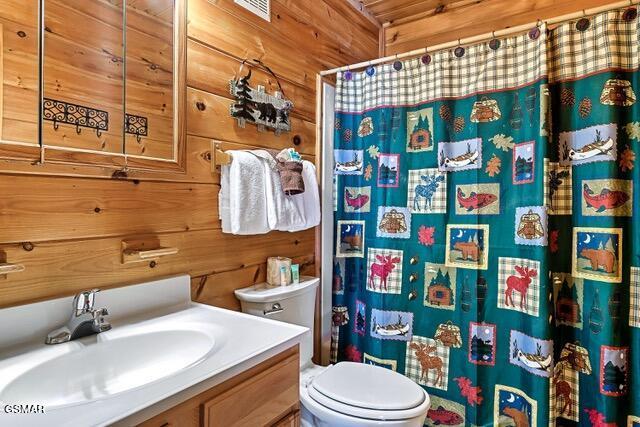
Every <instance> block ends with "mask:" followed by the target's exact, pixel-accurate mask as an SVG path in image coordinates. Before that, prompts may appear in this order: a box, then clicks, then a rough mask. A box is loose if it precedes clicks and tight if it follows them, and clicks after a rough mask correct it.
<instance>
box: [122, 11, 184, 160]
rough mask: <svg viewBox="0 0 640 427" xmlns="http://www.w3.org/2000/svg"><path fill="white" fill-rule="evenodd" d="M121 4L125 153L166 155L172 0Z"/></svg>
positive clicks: (169, 148) (169, 147)
mask: <svg viewBox="0 0 640 427" xmlns="http://www.w3.org/2000/svg"><path fill="white" fill-rule="evenodd" d="M126 5H127V6H126V16H127V31H126V65H127V72H126V91H125V93H126V99H125V106H126V113H127V115H126V117H125V132H126V136H125V152H126V153H127V154H130V155H132V156H144V157H146V158H158V159H163V160H171V159H173V157H174V154H175V144H174V142H175V140H174V137H173V116H174V114H173V112H174V106H173V103H174V96H173V94H174V89H173V88H174V78H173V76H174V25H173V21H174V15H175V10H174V0H151V1H149V0H127V2H126Z"/></svg>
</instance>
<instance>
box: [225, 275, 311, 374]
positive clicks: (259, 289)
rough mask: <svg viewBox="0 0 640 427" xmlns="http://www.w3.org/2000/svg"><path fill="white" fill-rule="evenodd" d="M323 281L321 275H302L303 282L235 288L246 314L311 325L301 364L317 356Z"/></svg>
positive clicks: (301, 348) (305, 339) (304, 340)
mask: <svg viewBox="0 0 640 427" xmlns="http://www.w3.org/2000/svg"><path fill="white" fill-rule="evenodd" d="M319 283H320V279H318V278H317V277H309V276H301V277H300V283H296V284H292V285H288V286H271V285H268V284H267V283H258V284H256V285H253V286H249V287H248V288H243V289H237V290H236V291H235V294H236V298H238V299H239V300H240V304H241V306H242V311H243V312H244V313H248V314H253V315H254V316H260V317H266V318H268V319H273V320H279V321H281V322H287V323H293V324H295V325H300V326H304V327H307V328H309V330H310V331H309V333H308V334H306V335H305V337H304V339H303V341H302V343H301V344H300V365H301V366H305V365H307V364H309V363H311V358H312V357H313V323H314V318H315V311H316V310H315V308H316V290H317V288H318V285H319Z"/></svg>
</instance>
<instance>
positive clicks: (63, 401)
mask: <svg viewBox="0 0 640 427" xmlns="http://www.w3.org/2000/svg"><path fill="white" fill-rule="evenodd" d="M98 338H99V340H98ZM109 338H110V337H109V335H108V333H103V334H102V335H100V336H94V337H89V338H86V339H84V340H81V341H78V342H79V343H81V345H80V346H75V347H77V348H73V349H72V350H71V351H70V352H68V353H65V354H62V355H59V356H55V357H53V358H51V359H48V360H45V361H43V362H42V363H37V364H35V365H34V366H32V367H30V368H27V369H26V370H24V371H23V372H22V373H19V374H18V375H17V376H16V377H15V379H13V380H12V381H11V382H9V383H8V384H7V385H6V386H5V387H4V388H2V390H1V391H0V401H4V402H38V403H39V404H40V405H45V407H47V408H48V409H49V410H51V409H55V408H56V407H59V406H64V405H71V404H77V403H81V402H86V401H91V400H96V399H101V398H104V397H107V396H114V395H116V394H118V393H122V392H124V391H127V390H131V389H134V388H137V387H141V386H144V385H146V384H149V383H152V382H155V381H157V380H159V379H161V378H165V377H168V376H170V375H173V374H174V373H176V372H179V371H181V370H183V369H185V368H188V367H190V366H192V365H194V364H196V363H198V362H200V361H202V360H203V358H204V357H205V356H206V355H207V354H208V353H209V352H210V351H211V350H212V349H213V347H214V342H215V341H214V339H213V338H212V337H210V336H208V335H207V334H205V333H203V332H199V331H195V330H188V329H184V330H163V331H157V332H151V333H142V334H133V335H129V336H124V337H119V338H114V339H109Z"/></svg>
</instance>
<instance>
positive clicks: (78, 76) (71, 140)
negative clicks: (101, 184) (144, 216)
mask: <svg viewBox="0 0 640 427" xmlns="http://www.w3.org/2000/svg"><path fill="white" fill-rule="evenodd" d="M10 1H11V2H14V0H10ZM15 3H16V8H17V9H19V11H20V14H22V15H26V14H27V10H28V11H30V12H32V15H33V16H24V17H23V16H20V18H21V19H22V20H24V21H28V22H30V23H31V26H28V25H23V26H22V27H21V28H25V30H24V31H26V33H27V36H26V37H24V39H25V40H23V39H20V38H19V37H18V36H16V35H15V34H16V31H17V30H18V29H17V28H13V27H12V26H11V24H9V27H8V30H7V31H8V32H3V34H9V36H8V37H7V36H5V37H4V38H3V40H4V41H5V43H8V42H10V43H11V44H12V45H13V44H16V43H20V44H21V45H20V47H19V50H20V56H19V57H18V56H17V55H16V58H13V57H11V55H9V62H6V61H5V62H3V65H4V64H9V65H11V66H10V67H7V66H3V68H4V69H5V72H7V71H8V72H9V73H10V75H12V74H16V73H17V72H18V69H19V71H20V72H23V68H25V69H26V68H28V69H29V73H27V72H26V71H24V77H23V76H22V75H21V76H20V77H21V78H20V79H18V78H17V77H13V78H11V79H10V81H11V82H16V81H18V82H22V84H23V85H25V86H26V85H28V86H29V87H28V89H29V92H28V95H29V96H30V98H29V97H26V98H25V96H23V95H22V94H21V95H20V96H19V99H20V101H19V102H18V101H12V103H10V104H9V106H10V108H8V109H6V110H7V111H6V112H7V113H8V115H7V117H9V118H10V119H9V120H11V121H10V122H8V124H5V123H3V128H5V129H6V132H5V134H6V135H7V136H10V137H11V138H14V139H15V138H19V137H21V138H22V139H23V140H25V141H31V142H32V143H33V144H34V147H32V148H38V150H39V149H40V145H39V144H40V143H42V145H43V147H44V150H43V153H44V154H43V153H39V154H40V155H42V158H43V159H44V161H45V162H58V163H72V164H88V165H98V166H106V167H108V168H111V169H120V170H121V171H126V170H128V169H144V170H162V171H167V170H171V171H183V170H184V168H183V167H182V163H183V157H184V156H183V151H184V147H183V144H184V140H185V126H184V119H183V116H184V107H183V106H184V100H185V98H186V83H185V73H184V69H185V64H186V55H185V43H186V10H185V9H186V2H185V0H126V1H123V0H40V1H37V0H34V1H32V2H31V3H32V4H30V7H29V8H25V7H23V6H21V2H17V1H15ZM38 7H41V8H42V24H41V26H40V27H41V28H40V29H39V30H38V28H39V25H38V22H39V21H38V19H39V18H38V16H39V14H38ZM16 13H17V12H16ZM6 14H8V15H11V14H10V13H9V11H2V12H1V14H0V24H2V25H3V26H6V25H7V24H5V22H11V19H13V17H12V16H9V17H7V18H6V19H5V16H4V15H6ZM27 18H28V19H27ZM27 29H28V31H27ZM38 35H39V37H38ZM14 39H15V40H14ZM27 39H28V40H27ZM27 41H29V42H32V43H31V44H30V45H29V46H26V43H27ZM39 43H40V44H41V46H42V48H41V49H40V52H41V54H40V55H39V56H38V52H39V50H38V44H39ZM3 50H4V51H5V52H6V49H3ZM27 54H29V55H30V56H29V55H27ZM27 56H29V59H32V61H31V62H32V63H31V64H30V65H29V67H27V66H25V64H24V62H26V59H27ZM39 59H41V65H40V64H39ZM19 61H22V62H23V63H20V64H14V63H16V62H19ZM12 67H13V68H12ZM39 67H41V68H39ZM7 68H8V70H7ZM178 70H181V72H180V73H178ZM4 81H5V85H4V86H3V89H4V90H5V91H8V92H15V91H16V90H17V88H12V87H7V86H11V85H7V84H6V82H7V81H8V80H7V78H6V77H5V79H4ZM25 93H27V92H25ZM39 96H41V97H42V99H41V108H40V104H39V101H40V100H39ZM15 98H18V97H15ZM4 99H5V100H6V96H5V98H4ZM27 102H29V103H30V104H29V105H26V104H27ZM13 104H15V105H13ZM22 104H25V105H22ZM5 105H7V103H6V102H5ZM38 111H40V112H41V120H39V119H38ZM0 117H2V115H1V114H0ZM17 121H20V123H19V124H20V127H18V126H17V125H16V123H17ZM39 124H40V125H41V128H40V135H38V127H39V126H38V125H39ZM29 127H30V128H29ZM1 151H2V150H1V149H0V157H2V153H1ZM114 176H115V175H114ZM124 176H126V174H124Z"/></svg>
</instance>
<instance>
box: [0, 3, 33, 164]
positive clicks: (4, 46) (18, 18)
mask: <svg viewBox="0 0 640 427" xmlns="http://www.w3.org/2000/svg"><path fill="white" fill-rule="evenodd" d="M2 4H3V6H2V7H0V82H1V84H0V141H1V142H2V144H0V157H2V158H16V159H25V160H32V159H37V152H38V150H39V137H38V121H39V118H38V110H39V48H38V44H39V38H40V37H39V34H40V33H39V29H38V27H39V25H38V10H39V7H38V5H39V2H38V0H7V1H4V2H3V3H2Z"/></svg>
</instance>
